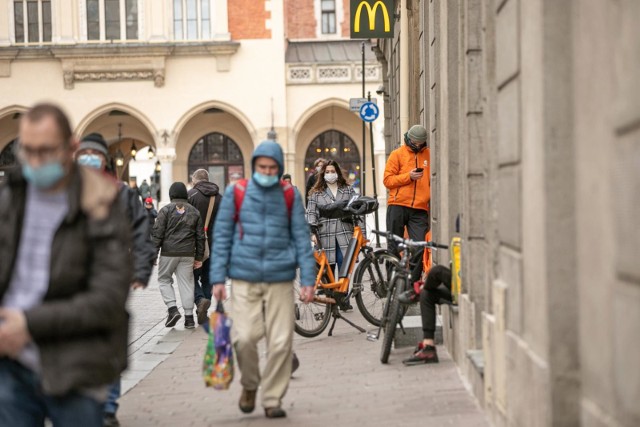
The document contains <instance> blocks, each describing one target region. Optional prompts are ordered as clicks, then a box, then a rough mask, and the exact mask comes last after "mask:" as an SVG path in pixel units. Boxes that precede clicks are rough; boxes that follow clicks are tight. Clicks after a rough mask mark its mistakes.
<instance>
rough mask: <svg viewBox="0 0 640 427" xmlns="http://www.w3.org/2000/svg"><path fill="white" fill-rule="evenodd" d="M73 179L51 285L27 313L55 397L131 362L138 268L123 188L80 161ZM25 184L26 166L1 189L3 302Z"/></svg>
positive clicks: (102, 380)
mask: <svg viewBox="0 0 640 427" xmlns="http://www.w3.org/2000/svg"><path fill="white" fill-rule="evenodd" d="M70 180H71V183H70V186H69V189H68V193H69V210H68V213H67V215H66V217H65V218H64V219H63V221H62V223H61V224H60V227H59V228H58V230H57V231H56V233H55V236H54V238H53V242H52V248H51V270H50V272H49V288H48V290H47V293H46V295H45V297H44V300H43V302H42V303H41V304H40V305H38V306H36V307H34V308H32V309H30V310H27V311H26V312H25V316H26V319H27V327H28V329H29V333H30V334H31V337H32V338H33V340H34V342H35V344H36V345H37V346H38V349H39V351H40V362H41V366H42V373H41V378H42V387H43V390H44V392H45V393H47V394H51V395H64V394H67V393H69V392H70V391H73V390H79V389H83V388H91V387H97V386H102V385H107V384H110V383H112V382H113V381H114V380H115V379H117V378H119V376H120V373H121V372H122V371H123V370H124V369H125V368H126V365H127V330H128V315H127V312H126V310H125V303H126V300H127V295H128V293H129V285H130V283H131V265H130V261H129V227H128V223H127V218H126V216H125V212H124V211H123V209H122V207H121V205H120V203H118V200H117V199H118V188H117V186H116V184H115V183H113V182H111V181H109V180H108V179H107V178H105V177H103V176H101V175H100V173H99V172H97V171H94V170H89V169H87V168H79V167H76V166H74V167H73V170H72V174H71V177H70ZM26 189H27V184H26V181H25V180H24V178H23V177H22V174H21V172H20V171H19V170H18V171H16V172H15V173H12V174H11V175H10V176H9V178H8V180H7V181H6V182H5V183H3V185H2V186H0V260H2V261H1V262H0V301H2V299H3V297H4V294H5V293H6V292H7V290H8V288H9V284H10V281H11V276H12V274H13V269H14V264H15V262H16V258H17V252H18V246H19V244H20V238H21V233H22V220H23V218H24V210H25V203H26V191H27V190H26Z"/></svg>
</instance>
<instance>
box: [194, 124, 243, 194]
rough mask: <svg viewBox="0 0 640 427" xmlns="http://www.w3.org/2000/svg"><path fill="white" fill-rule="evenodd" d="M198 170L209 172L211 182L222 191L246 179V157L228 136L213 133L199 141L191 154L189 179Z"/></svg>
mask: <svg viewBox="0 0 640 427" xmlns="http://www.w3.org/2000/svg"><path fill="white" fill-rule="evenodd" d="M198 169H206V170H208V171H209V181H211V182H214V183H216V184H218V186H220V188H221V189H223V188H224V187H226V186H227V184H229V183H230V182H232V181H237V180H238V179H240V178H243V177H244V157H243V156H242V151H241V150H240V147H238V144H236V143H235V141H234V140H233V139H231V138H229V137H228V136H227V135H225V134H222V133H218V132H213V133H210V134H207V135H205V136H203V137H202V138H200V139H198V141H196V143H195V144H194V146H193V148H191V153H189V177H191V175H192V174H193V172H195V171H196V170H198Z"/></svg>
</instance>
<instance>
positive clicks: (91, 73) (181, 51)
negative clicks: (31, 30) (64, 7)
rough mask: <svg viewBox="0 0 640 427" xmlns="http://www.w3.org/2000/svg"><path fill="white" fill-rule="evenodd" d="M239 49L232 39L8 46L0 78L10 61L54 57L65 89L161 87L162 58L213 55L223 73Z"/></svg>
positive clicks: (0, 59) (1, 51)
mask: <svg viewBox="0 0 640 427" xmlns="http://www.w3.org/2000/svg"><path fill="white" fill-rule="evenodd" d="M239 48H240V43H239V42H233V41H219V42H198V43H118V44H115V43H114V44H111V43H106V44H76V45H50V46H24V47H18V46H11V47H6V48H0V77H9V76H10V63H11V62H12V61H16V60H29V59H55V60H59V61H60V62H61V63H62V68H63V72H64V85H65V88H66V89H73V87H74V82H76V81H123V80H152V81H154V83H155V86H156V87H162V86H163V85H164V74H165V59H166V58H168V57H172V56H173V57H176V56H213V57H215V58H216V68H217V70H218V71H220V72H224V71H229V69H230V58H231V55H233V54H235V53H236V52H237V51H238V49H239ZM3 70H4V71H3Z"/></svg>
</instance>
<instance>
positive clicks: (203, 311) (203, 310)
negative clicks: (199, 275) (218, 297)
mask: <svg viewBox="0 0 640 427" xmlns="http://www.w3.org/2000/svg"><path fill="white" fill-rule="evenodd" d="M209 307H211V300H209V299H206V298H202V299H201V300H200V301H198V303H197V304H196V315H197V316H198V325H202V324H203V323H204V322H206V321H207V318H208V316H207V314H208V313H207V310H209Z"/></svg>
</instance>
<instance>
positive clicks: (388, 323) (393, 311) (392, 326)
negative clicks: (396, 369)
mask: <svg viewBox="0 0 640 427" xmlns="http://www.w3.org/2000/svg"><path fill="white" fill-rule="evenodd" d="M393 280H394V283H392V285H391V289H390V292H389V297H388V299H387V310H386V316H385V322H384V339H383V340H382V351H381V353H380V362H382V363H385V364H386V363H387V362H388V361H389V354H390V353H391V346H392V345H393V337H394V336H395V333H396V327H397V325H398V322H399V321H400V318H401V316H402V314H403V312H404V311H403V310H401V307H400V302H399V301H398V295H400V293H401V292H402V291H403V290H404V282H405V281H406V278H405V277H401V276H399V277H395V278H394V279H393Z"/></svg>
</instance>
